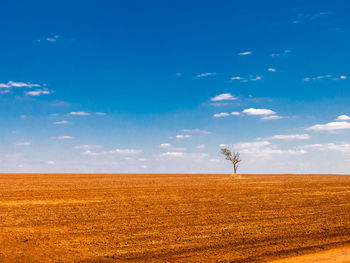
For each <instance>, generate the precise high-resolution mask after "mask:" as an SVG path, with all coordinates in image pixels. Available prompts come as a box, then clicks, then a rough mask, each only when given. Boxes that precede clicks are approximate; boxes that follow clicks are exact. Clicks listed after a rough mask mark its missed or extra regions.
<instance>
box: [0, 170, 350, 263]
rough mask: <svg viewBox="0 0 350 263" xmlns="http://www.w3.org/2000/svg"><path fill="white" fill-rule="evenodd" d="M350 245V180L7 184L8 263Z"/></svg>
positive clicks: (200, 258)
mask: <svg viewBox="0 0 350 263" xmlns="http://www.w3.org/2000/svg"><path fill="white" fill-rule="evenodd" d="M349 245H350V176H347V175H242V176H241V177H240V178H238V179H232V178H230V176H229V175H105V174H98V175H84V174H64V175H59V174H26V175H21V174H11V175H6V174H4V175H0V262H11V263H12V262H266V261H272V260H277V259H283V258H287V257H295V256H296V255H302V254H310V253H315V252H319V251H324V250H328V249H331V248H340V247H345V246H349ZM302 262H307V261H302ZM343 262H345V261H343Z"/></svg>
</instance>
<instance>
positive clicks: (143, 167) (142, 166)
mask: <svg viewBox="0 0 350 263" xmlns="http://www.w3.org/2000/svg"><path fill="white" fill-rule="evenodd" d="M140 168H142V169H147V168H148V166H147V165H141V166H140Z"/></svg>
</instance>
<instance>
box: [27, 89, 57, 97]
mask: <svg viewBox="0 0 350 263" xmlns="http://www.w3.org/2000/svg"><path fill="white" fill-rule="evenodd" d="M51 93H53V91H52V90H51V91H50V90H34V91H27V92H26V94H27V95H29V96H41V95H49V94H51Z"/></svg>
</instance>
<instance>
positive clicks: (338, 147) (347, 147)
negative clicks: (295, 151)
mask: <svg viewBox="0 0 350 263" xmlns="http://www.w3.org/2000/svg"><path fill="white" fill-rule="evenodd" d="M297 148H299V149H309V150H317V151H327V150H331V151H339V152H345V153H349V152H350V143H338V144H336V143H325V144H307V145H302V146H298V147H297Z"/></svg>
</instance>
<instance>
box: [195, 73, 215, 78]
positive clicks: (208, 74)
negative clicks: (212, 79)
mask: <svg viewBox="0 0 350 263" xmlns="http://www.w3.org/2000/svg"><path fill="white" fill-rule="evenodd" d="M214 75H216V73H213V72H207V73H201V74H198V75H197V76H196V77H197V78H203V77H207V76H214Z"/></svg>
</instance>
